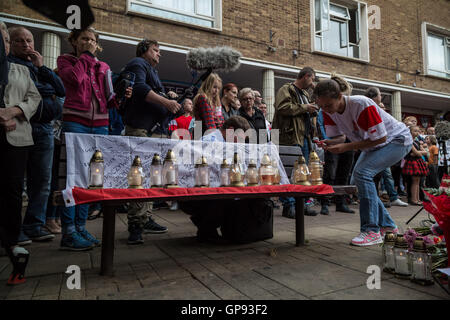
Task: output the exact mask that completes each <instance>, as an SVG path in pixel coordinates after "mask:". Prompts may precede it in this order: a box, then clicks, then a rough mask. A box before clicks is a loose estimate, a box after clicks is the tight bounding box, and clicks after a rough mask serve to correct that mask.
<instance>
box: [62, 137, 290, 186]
mask: <svg viewBox="0 0 450 320" xmlns="http://www.w3.org/2000/svg"><path fill="white" fill-rule="evenodd" d="M65 138H66V148H67V185H66V188H67V189H66V191H67V190H69V189H71V188H72V187H74V186H77V187H81V188H87V187H88V184H89V162H90V160H91V157H92V155H93V154H94V152H95V150H100V151H101V152H102V154H103V159H104V167H105V172H104V184H103V187H104V188H128V182H127V174H128V171H129V170H130V166H131V164H132V162H133V159H134V157H135V156H139V157H140V158H141V161H142V167H143V171H144V174H145V179H144V183H143V186H144V188H149V187H150V179H149V174H150V165H151V162H152V159H153V156H154V155H155V153H157V154H159V155H160V156H161V159H162V160H163V159H164V158H165V156H166V154H167V152H168V150H169V149H171V150H173V151H174V152H175V156H176V158H177V162H176V163H177V165H178V170H179V171H178V176H179V183H178V185H179V186H180V187H193V186H194V185H195V179H194V167H195V163H196V162H198V160H199V159H200V158H201V156H202V155H204V156H205V157H206V159H207V161H208V164H209V167H210V175H211V180H210V186H211V187H218V186H219V185H220V180H219V173H220V165H221V164H222V161H223V159H224V158H225V159H227V161H228V163H229V164H231V163H232V161H233V155H234V153H235V152H238V154H239V158H240V160H241V163H242V168H243V170H246V169H247V166H248V164H249V162H250V160H255V162H256V163H257V166H258V168H259V166H260V162H261V159H262V157H263V156H264V154H268V155H269V156H270V158H271V159H272V160H276V161H277V163H278V169H279V170H280V175H281V184H289V179H288V177H287V176H286V172H285V170H284V167H283V165H282V163H281V160H280V156H279V154H278V149H277V147H276V146H275V145H274V144H272V143H268V144H259V145H257V144H240V143H222V142H202V141H197V140H172V139H156V138H141V137H128V136H105V135H91V134H80V133H66V134H65Z"/></svg>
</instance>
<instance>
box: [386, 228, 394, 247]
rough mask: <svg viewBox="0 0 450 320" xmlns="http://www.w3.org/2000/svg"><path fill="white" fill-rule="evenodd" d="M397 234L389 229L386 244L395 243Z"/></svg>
mask: <svg viewBox="0 0 450 320" xmlns="http://www.w3.org/2000/svg"><path fill="white" fill-rule="evenodd" d="M396 238H397V235H396V234H395V233H393V232H391V231H387V232H386V234H385V236H384V244H390V245H394V244H395V240H396Z"/></svg>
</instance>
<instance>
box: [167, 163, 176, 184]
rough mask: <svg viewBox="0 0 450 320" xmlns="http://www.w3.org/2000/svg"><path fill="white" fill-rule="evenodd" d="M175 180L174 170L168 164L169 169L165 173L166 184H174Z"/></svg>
mask: <svg viewBox="0 0 450 320" xmlns="http://www.w3.org/2000/svg"><path fill="white" fill-rule="evenodd" d="M175 180H176V178H175V170H174V168H173V166H170V168H169V170H168V171H167V173H166V184H176V181H175Z"/></svg>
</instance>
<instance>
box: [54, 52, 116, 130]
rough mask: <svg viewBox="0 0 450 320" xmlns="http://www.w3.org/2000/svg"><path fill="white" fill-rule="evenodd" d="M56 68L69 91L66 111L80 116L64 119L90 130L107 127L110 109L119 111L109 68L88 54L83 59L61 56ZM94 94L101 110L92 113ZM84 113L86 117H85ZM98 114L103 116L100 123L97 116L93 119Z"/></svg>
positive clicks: (67, 92)
mask: <svg viewBox="0 0 450 320" xmlns="http://www.w3.org/2000/svg"><path fill="white" fill-rule="evenodd" d="M57 65H58V75H59V76H60V77H61V79H62V81H63V83H64V86H65V88H66V99H65V101H64V108H68V109H73V111H75V112H74V114H77V115H76V116H69V115H68V116H67V117H66V116H65V117H64V120H65V121H76V122H81V123H82V124H85V125H89V126H99V125H108V117H107V114H108V108H111V107H117V101H116V99H115V94H114V90H113V86H112V80H111V70H110V68H109V66H108V65H107V64H106V63H104V62H102V61H99V60H98V59H97V58H95V57H94V56H93V55H90V54H88V53H82V54H81V55H80V57H76V56H74V55H71V54H64V55H61V56H59V57H58V59H57ZM92 94H94V95H95V97H96V98H97V101H98V105H99V110H91V109H92V103H91V101H92V97H93V96H92ZM84 113H85V114H86V117H83V116H82V115H83V114H84ZM95 113H99V114H102V116H100V117H97V118H98V120H97V121H95V120H96V119H95V118H96V117H95V116H94V117H92V114H95ZM80 115H81V116H80ZM88 115H89V116H88ZM74 117H75V118H78V119H74ZM89 118H91V119H90V120H89ZM77 120H80V121H77ZM99 121H100V122H99Z"/></svg>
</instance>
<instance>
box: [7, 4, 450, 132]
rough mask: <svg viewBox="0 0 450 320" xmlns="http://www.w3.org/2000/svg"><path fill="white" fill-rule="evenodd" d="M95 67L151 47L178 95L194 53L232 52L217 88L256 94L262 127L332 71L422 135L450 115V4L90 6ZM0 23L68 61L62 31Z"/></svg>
mask: <svg viewBox="0 0 450 320" xmlns="http://www.w3.org/2000/svg"><path fill="white" fill-rule="evenodd" d="M89 3H90V5H91V7H92V9H93V12H94V15H95V19H96V21H95V23H94V25H93V26H94V27H95V28H96V29H97V30H98V31H99V32H100V34H101V36H100V40H101V45H102V46H103V48H104V51H103V52H102V53H101V55H100V58H101V59H102V60H104V61H106V62H107V63H108V64H109V65H110V66H111V68H112V70H113V71H115V72H118V71H120V69H121V68H122V67H123V66H124V65H125V63H126V62H127V61H128V60H129V59H131V58H132V57H133V56H134V55H135V45H136V43H137V42H138V41H139V40H141V39H142V38H150V39H155V40H158V41H159V42H160V44H161V50H162V57H161V60H160V61H161V63H160V65H159V66H158V70H159V73H160V76H161V78H162V79H163V81H164V82H165V84H166V85H167V86H169V87H172V88H173V89H175V90H179V91H182V90H183V88H186V87H188V86H189V85H191V84H192V82H193V80H195V78H196V76H198V74H196V73H195V72H192V71H191V70H189V69H188V67H187V65H186V54H187V52H188V51H189V49H190V48H194V47H214V46H224V45H226V46H230V47H232V48H234V49H236V50H238V51H240V52H241V53H242V55H243V58H242V59H241V66H240V68H239V69H238V70H237V71H235V72H231V73H224V74H221V76H222V78H223V81H224V83H226V82H234V83H236V84H237V85H238V86H239V87H244V86H245V87H246V86H249V87H252V88H254V89H258V90H260V92H262V95H263V98H264V99H265V101H266V103H267V105H268V110H269V119H271V117H272V116H273V103H274V96H275V93H276V90H277V89H278V88H279V87H281V85H283V84H284V83H285V82H287V81H293V80H294V79H295V77H296V75H297V73H298V71H299V70H300V69H301V68H302V67H304V66H311V67H313V68H314V69H315V70H316V71H317V75H318V76H319V77H322V78H326V77H329V76H330V74H331V73H333V72H336V73H338V74H340V75H343V76H344V77H345V78H346V79H347V80H348V81H350V82H351V83H352V84H353V86H354V88H355V89H354V94H361V93H363V92H364V90H365V89H366V88H368V87H370V86H377V87H379V88H380V89H381V91H382V94H383V102H384V103H385V105H386V106H387V107H388V109H390V112H391V113H392V114H393V115H394V116H395V117H396V118H398V119H399V120H400V119H401V118H402V115H403V116H404V115H405V114H416V115H419V122H420V123H421V124H423V125H424V126H425V127H426V126H428V125H431V124H432V123H434V121H435V120H436V119H437V118H438V117H439V115H441V114H442V113H443V112H444V111H447V110H450V19H449V17H450V1H447V0H416V1H411V0H367V1H355V0H297V1H294V0H277V1H274V0H258V1H257V0H229V1H223V0H110V1H107V0H90V1H89ZM0 20H3V21H4V22H5V23H6V24H7V25H8V26H13V25H23V26H25V27H27V28H29V29H30V30H31V31H32V32H33V34H34V36H35V42H36V47H37V49H38V50H39V51H40V52H42V53H43V55H44V57H45V59H46V64H47V65H49V66H55V61H56V57H57V56H58V55H59V54H60V53H64V52H69V51H70V49H71V48H70V46H69V44H68V43H67V35H68V32H69V30H68V29H66V28H65V27H63V26H60V25H56V24H54V23H52V22H50V21H49V20H48V19H46V18H45V17H43V16H42V15H40V14H38V13H35V12H33V11H32V10H30V9H28V8H26V7H25V6H24V5H23V4H22V2H21V1H20V0H3V1H2V3H1V4H0Z"/></svg>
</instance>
